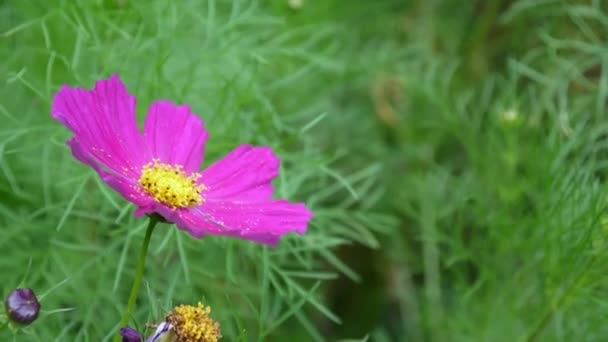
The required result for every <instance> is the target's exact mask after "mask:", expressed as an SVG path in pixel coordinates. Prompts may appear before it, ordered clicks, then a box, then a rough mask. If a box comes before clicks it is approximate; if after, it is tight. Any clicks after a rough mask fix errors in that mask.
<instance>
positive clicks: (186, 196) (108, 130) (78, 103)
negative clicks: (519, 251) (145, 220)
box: [52, 76, 313, 245]
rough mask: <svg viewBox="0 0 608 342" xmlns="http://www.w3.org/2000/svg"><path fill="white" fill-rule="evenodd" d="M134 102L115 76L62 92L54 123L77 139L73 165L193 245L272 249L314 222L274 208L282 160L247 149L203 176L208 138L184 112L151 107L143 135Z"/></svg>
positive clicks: (297, 210) (300, 207)
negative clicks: (226, 243) (240, 242)
mask: <svg viewBox="0 0 608 342" xmlns="http://www.w3.org/2000/svg"><path fill="white" fill-rule="evenodd" d="M135 102H136V101H135V98H134V97H133V96H131V95H130V94H129V93H128V92H127V89H126V88H125V86H124V85H123V84H122V82H121V81H120V79H119V78H118V76H113V77H112V78H110V79H109V80H103V81H99V82H97V84H96V86H95V88H94V89H93V90H84V89H80V88H70V87H67V86H64V87H63V88H62V89H61V91H59V93H58V94H57V95H56V96H55V98H54V100H53V109H52V116H53V118H54V119H56V120H57V121H59V122H61V123H62V124H63V125H65V126H66V127H67V128H69V129H70V130H71V131H72V132H73V133H74V137H73V138H72V139H71V140H70V141H69V142H68V145H69V146H70V148H71V149H72V153H73V154H74V157H76V158H77V159H78V160H79V161H81V162H82V163H84V164H87V165H89V166H91V167H92V168H94V169H95V171H97V173H98V174H99V175H100V176H101V178H102V179H103V181H104V182H106V183H107V184H108V185H109V186H110V187H112V188H113V189H114V190H116V191H117V192H119V193H120V194H121V195H122V196H123V197H124V198H125V199H127V200H129V201H131V202H133V203H134V204H135V205H137V206H138V210H137V211H136V215H137V216H142V215H146V214H159V215H160V216H162V217H163V218H164V219H165V220H167V221H169V222H173V223H175V224H176V225H177V226H178V227H179V228H181V229H183V230H186V231H187V232H189V233H190V234H192V235H193V236H194V237H197V238H201V237H203V236H205V235H207V234H212V235H225V236H232V237H237V238H242V239H247V240H252V241H256V242H259V243H264V244H270V245H275V244H277V243H278V242H279V240H280V238H281V237H282V236H283V235H285V234H288V233H290V232H296V233H299V234H304V233H305V232H306V230H307V226H308V222H309V221H310V219H311V218H312V216H313V215H312V212H310V211H309V210H308V209H307V208H306V207H305V206H304V204H301V203H299V204H292V203H289V202H287V201H284V200H273V199H272V195H273V187H272V181H273V179H274V178H276V177H277V176H278V174H279V164H280V160H279V159H278V158H277V157H276V156H275V155H274V153H273V152H272V150H271V149H270V148H268V147H252V146H249V145H242V146H240V147H238V148H237V149H236V150H234V151H233V152H231V153H230V154H228V156H226V157H225V158H224V159H222V160H220V161H218V162H216V163H215V164H213V165H211V166H210V167H208V168H207V169H205V170H203V171H202V172H199V170H200V167H201V165H202V162H203V152H204V149H205V143H206V142H207V138H208V136H209V135H208V133H207V131H206V130H205V128H204V125H203V122H202V120H201V119H200V118H199V117H197V116H196V115H195V114H193V113H192V112H191V111H190V108H189V107H187V106H177V105H174V104H173V103H171V102H168V101H157V102H155V103H153V104H152V106H151V107H150V110H149V112H148V117H147V119H146V122H145V125H144V131H143V134H142V133H141V132H140V131H139V128H138V124H137V118H136V111H135Z"/></svg>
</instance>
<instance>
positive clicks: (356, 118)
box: [0, 0, 608, 341]
mask: <svg viewBox="0 0 608 342" xmlns="http://www.w3.org/2000/svg"><path fill="white" fill-rule="evenodd" d="M289 3H290V2H289V1H282V0H274V1H260V2H256V1H253V0H241V1H239V0H234V1H228V0H225V1H156V2H149V3H146V4H143V3H141V2H136V1H119V0H103V1H101V0H100V1H84V0H83V1H60V0H57V1H17V0H15V1H10V0H9V1H7V2H3V3H0V58H1V60H2V61H3V62H2V63H0V98H1V99H2V100H1V102H0V117H1V119H0V120H1V121H0V122H1V123H0V175H1V176H0V226H1V227H2V234H1V235H0V248H2V251H3V254H4V256H5V257H4V258H1V259H0V269H1V270H2V275H1V276H0V280H1V283H2V293H3V294H6V293H8V292H9V291H10V290H11V289H13V288H14V287H16V286H18V285H24V286H28V287H32V288H34V289H35V290H36V291H37V292H38V293H43V294H44V295H43V296H42V297H43V299H42V305H43V310H44V313H43V315H42V317H41V318H40V320H39V321H37V322H36V323H35V324H34V325H33V326H31V327H29V328H28V329H26V330H24V331H23V332H19V334H18V335H16V337H15V338H16V340H19V341H22V340H23V341H27V340H31V341H44V340H53V339H54V340H58V341H99V340H108V339H109V337H110V336H112V334H113V333H114V332H115V331H116V329H117V324H118V321H119V319H120V315H121V311H122V309H123V307H124V305H125V304H126V299H127V297H128V291H129V284H130V282H131V281H132V276H133V275H132V273H133V270H134V267H135V259H136V255H137V250H138V248H139V244H140V243H141V240H142V238H143V235H144V230H145V225H146V223H145V222H144V221H142V220H137V219H135V218H134V217H133V215H132V212H133V207H132V206H131V205H129V204H128V203H126V202H125V201H123V200H122V199H120V198H119V196H118V195H116V194H114V193H113V192H112V191H111V190H110V189H109V188H108V187H107V186H105V185H104V184H103V182H101V181H100V180H99V179H98V178H97V176H96V175H95V174H94V172H92V171H91V170H89V169H88V168H86V167H84V166H82V165H80V164H79V163H77V162H76V161H75V160H74V159H73V157H72V156H71V154H70V152H69V149H68V148H67V147H66V146H65V144H64V142H65V141H66V140H67V139H68V138H69V136H70V133H69V132H67V130H65V129H64V128H63V127H61V126H60V125H59V124H57V123H56V122H54V121H53V120H52V119H51V118H50V114H49V113H50V105H51V102H52V97H53V94H54V93H56V92H57V91H58V89H59V88H60V87H61V85H64V84H69V85H72V86H80V87H86V88H90V87H91V86H92V85H93V84H94V82H95V81H96V80H98V79H101V78H107V77H108V76H109V75H110V74H113V73H118V74H120V75H121V78H122V79H123V80H124V81H125V82H126V83H127V86H128V87H129V90H130V91H131V92H132V93H133V94H134V95H135V96H137V98H138V100H139V103H138V112H139V114H140V119H141V120H143V119H144V117H145V113H146V110H147V107H148V106H149V104H150V103H151V102H152V101H154V100H156V99H161V98H162V99H169V100H172V101H174V102H177V103H187V104H189V105H190V106H191V107H192V108H193V110H194V111H195V112H196V113H197V114H199V115H200V116H201V117H202V118H203V119H204V120H205V123H206V125H207V128H208V130H209V131H210V134H211V138H210V140H209V142H208V145H207V155H206V157H207V158H206V160H207V161H206V162H205V164H206V165H208V164H209V163H210V162H212V161H214V160H217V159H218V158H220V157H221V156H223V155H224V154H226V153H227V152H229V151H230V150H232V149H233V148H235V147H236V146H238V145H240V144H243V143H251V144H258V145H268V146H272V147H273V149H275V151H276V152H277V154H279V156H280V157H281V159H282V161H283V163H282V173H281V177H280V178H279V179H278V180H277V182H276V183H275V185H276V189H277V196H279V197H285V198H288V199H290V200H293V201H305V202H306V203H307V204H308V205H309V206H310V207H311V208H312V209H313V211H314V212H315V214H316V216H315V219H314V221H313V224H312V225H311V227H310V231H309V233H308V234H306V235H305V236H303V237H300V236H289V237H288V238H286V239H285V240H284V241H283V242H282V243H281V246H280V247H279V248H276V249H275V248H266V247H261V246H257V245H254V244H252V243H247V242H243V241H234V240H231V239H226V238H218V237H208V238H205V239H203V240H195V239H192V238H190V237H189V236H188V235H187V234H184V233H183V232H181V231H179V230H177V229H175V228H174V227H171V226H169V225H161V226H159V227H158V228H157V229H156V231H155V234H154V236H153V238H152V245H151V253H150V255H149V259H148V264H147V271H146V275H145V280H144V287H143V289H142V291H141V293H142V295H141V296H140V301H139V302H138V305H137V308H136V315H135V318H136V322H138V328H140V329H142V330H143V329H144V327H145V324H146V323H147V322H158V321H159V320H162V319H163V317H164V315H165V313H166V312H167V310H169V309H171V307H172V306H173V305H175V304H181V303H195V302H197V301H199V300H200V301H203V302H204V303H206V304H208V305H210V306H211V307H212V308H213V313H212V316H213V317H214V318H215V319H216V320H218V321H219V322H220V323H221V325H222V331H223V334H224V336H225V340H228V341H233V340H236V341H250V340H251V341H261V340H264V341H281V340H284V339H285V336H288V337H289V338H290V339H291V340H293V341H310V340H317V341H321V340H339V339H344V341H347V340H348V341H367V340H369V341H404V340H407V341H486V340H487V341H602V340H604V339H605V337H606V336H608V330H607V328H606V325H605V324H602V323H603V320H604V317H605V316H606V314H607V313H608V302H606V299H605V298H606V294H607V293H606V289H607V286H606V284H607V282H606V281H607V279H606V276H605V274H606V273H607V272H606V271H607V270H606V266H605V265H607V263H606V261H607V260H606V259H607V257H608V255H607V252H606V250H607V249H606V243H607V241H608V240H607V238H608V235H607V234H608V216H607V214H606V210H605V208H606V205H607V204H608V203H606V202H607V198H606V196H605V194H604V181H605V179H606V166H608V163H607V162H606V158H607V157H608V154H607V151H606V147H607V146H608V144H607V143H606V137H607V136H608V125H607V124H606V123H605V122H604V119H605V117H606V106H607V100H608V98H607V96H606V95H607V92H608V71H607V70H608V69H607V65H608V64H607V63H608V62H607V61H608V59H607V56H608V50H607V49H606V47H605V46H606V43H607V42H606V38H605V37H608V15H607V13H608V12H607V9H606V8H605V5H604V4H603V3H602V2H601V1H582V0H581V1H568V2H565V1H562V2H560V1H532V0H518V1H510V0H495V1H481V0H479V1H470V2H461V1H410V2H405V3H404V2H403V1H398V0H386V1H348V2H347V1H339V0H332V1H312V0H310V1H304V2H303V4H302V7H301V8H299V9H298V8H292V7H293V5H291V6H290V5H289ZM292 3H293V2H292ZM11 337H12V333H11V332H10V330H7V331H4V332H0V339H2V340H8V339H10V338H11Z"/></svg>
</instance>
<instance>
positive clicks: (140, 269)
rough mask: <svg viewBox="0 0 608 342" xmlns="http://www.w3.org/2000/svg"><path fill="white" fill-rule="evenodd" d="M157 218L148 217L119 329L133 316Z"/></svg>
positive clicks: (119, 337)
mask: <svg viewBox="0 0 608 342" xmlns="http://www.w3.org/2000/svg"><path fill="white" fill-rule="evenodd" d="M158 221H159V218H158V217H157V216H156V215H154V216H150V221H148V228H147V229H146V236H145V237H144V241H143V243H142V246H141V250H140V251H139V260H138V261H137V270H136V273H135V279H134V280H133V287H132V288H131V294H130V295H129V301H128V302H127V308H126V309H125V312H124V313H123V315H122V319H121V320H120V325H119V328H124V327H126V326H127V325H128V324H129V322H130V321H131V316H132V314H133V309H134V308H135V302H136V301H137V297H138V296H139V289H140V288H141V281H142V280H143V277H144V269H145V265H146V255H147V254H148V247H149V245H150V240H151V237H152V232H153V231H154V227H156V224H157V223H158ZM120 341H121V335H120V333H117V334H116V336H115V337H114V342H120Z"/></svg>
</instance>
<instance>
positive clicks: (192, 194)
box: [139, 159, 205, 209]
mask: <svg viewBox="0 0 608 342" xmlns="http://www.w3.org/2000/svg"><path fill="white" fill-rule="evenodd" d="M200 177H201V175H200V174H198V173H193V174H191V175H189V176H187V175H186V173H185V172H184V170H183V167H182V166H181V165H169V164H163V163H161V162H160V161H159V160H157V159H155V160H153V161H152V162H151V163H148V164H146V165H144V168H143V170H142V173H141V177H140V178H139V184H140V185H141V186H142V187H143V188H144V189H145V190H146V192H147V193H148V194H149V195H150V196H152V197H154V199H156V200H157V201H158V202H160V203H163V204H165V205H167V206H169V207H171V208H173V209H180V208H192V207H196V206H197V205H199V204H201V203H203V197H202V196H201V193H202V192H203V190H205V186H204V185H202V184H201V185H197V181H198V180H199V178H200Z"/></svg>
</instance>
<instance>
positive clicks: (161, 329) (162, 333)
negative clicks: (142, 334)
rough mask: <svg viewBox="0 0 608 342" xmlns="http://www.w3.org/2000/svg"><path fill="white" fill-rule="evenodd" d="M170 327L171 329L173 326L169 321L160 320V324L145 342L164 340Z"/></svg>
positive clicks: (169, 331)
mask: <svg viewBox="0 0 608 342" xmlns="http://www.w3.org/2000/svg"><path fill="white" fill-rule="evenodd" d="M172 329H173V326H172V325H171V324H170V323H167V322H162V323H161V324H159V325H158V327H156V331H155V332H154V334H153V335H152V336H150V338H149V339H148V340H147V342H161V341H164V340H165V338H164V337H167V335H169V334H170V333H171V330H172Z"/></svg>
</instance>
